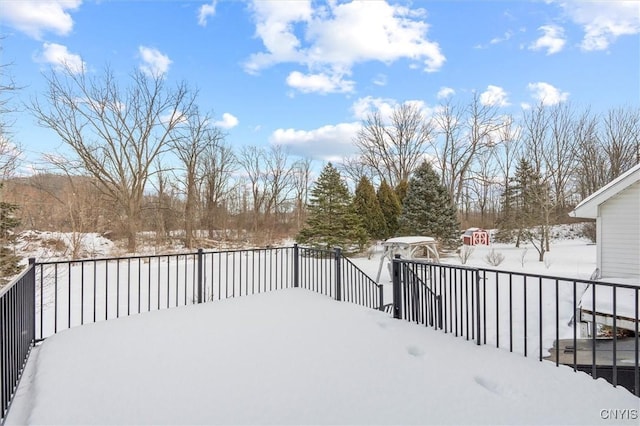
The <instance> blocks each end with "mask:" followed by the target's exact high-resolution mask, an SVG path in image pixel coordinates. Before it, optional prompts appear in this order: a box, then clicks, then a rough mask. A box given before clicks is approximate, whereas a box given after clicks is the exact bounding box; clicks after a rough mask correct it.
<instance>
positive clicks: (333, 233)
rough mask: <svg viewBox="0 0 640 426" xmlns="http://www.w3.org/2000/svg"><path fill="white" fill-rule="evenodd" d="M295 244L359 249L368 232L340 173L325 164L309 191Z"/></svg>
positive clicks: (347, 249) (329, 164)
mask: <svg viewBox="0 0 640 426" xmlns="http://www.w3.org/2000/svg"><path fill="white" fill-rule="evenodd" d="M296 240H297V241H298V242H299V243H302V244H309V245H311V246H315V247H322V248H329V249H330V248H333V247H341V248H343V249H344V250H345V251H349V250H350V249H351V248H352V247H353V246H355V245H357V246H358V248H359V249H362V248H363V247H364V245H365V244H366V241H367V231H366V230H365V229H364V226H363V225H362V221H361V219H360V217H359V216H358V215H357V214H356V212H355V209H354V206H353V202H352V199H351V194H350V193H349V188H347V185H346V184H345V183H344V181H343V180H342V177H341V176H340V172H338V170H337V169H336V168H335V167H333V165H332V164H331V163H328V164H327V165H326V166H325V167H324V169H323V170H322V173H320V176H319V177H318V180H317V181H316V182H315V183H314V185H313V188H312V189H311V196H310V198H309V205H308V218H307V223H306V225H305V227H304V228H303V229H302V230H301V231H300V233H299V234H298V236H297V238H296Z"/></svg>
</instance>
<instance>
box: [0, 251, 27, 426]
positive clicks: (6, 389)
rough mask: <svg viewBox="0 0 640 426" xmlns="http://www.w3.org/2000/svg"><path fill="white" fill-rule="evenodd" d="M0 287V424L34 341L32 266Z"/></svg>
mask: <svg viewBox="0 0 640 426" xmlns="http://www.w3.org/2000/svg"><path fill="white" fill-rule="evenodd" d="M33 263H34V260H33V259H30V260H29V267H28V268H27V270H26V271H24V272H23V273H22V274H21V275H20V276H19V277H18V278H17V279H16V280H15V281H14V282H13V283H12V284H10V285H8V286H6V287H4V288H3V289H1V290H0V423H2V422H4V419H5V417H6V415H7V412H8V410H9V405H10V404H11V400H12V398H13V395H14V393H15V391H16V389H17V386H18V382H19V381H20V377H21V376H22V373H23V371H24V367H25V365H26V362H27V358H28V357H29V353H30V351H31V348H32V347H33V345H34V342H35V324H34V319H35V300H34V294H35V275H34V272H35V266H34V264H33Z"/></svg>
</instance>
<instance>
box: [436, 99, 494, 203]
mask: <svg viewBox="0 0 640 426" xmlns="http://www.w3.org/2000/svg"><path fill="white" fill-rule="evenodd" d="M434 122H435V125H436V128H437V129H438V133H439V136H440V137H439V138H437V139H435V140H434V143H433V144H432V145H433V148H434V150H433V151H434V155H435V156H436V158H437V160H436V162H437V164H438V168H439V169H440V172H441V173H442V183H443V185H444V186H445V187H446V188H447V191H448V192H449V195H450V196H451V201H452V203H453V204H454V205H456V206H458V205H460V201H461V199H462V194H463V191H464V190H465V187H466V185H465V183H466V180H467V179H469V172H470V169H471V165H472V163H473V160H474V158H475V157H476V155H477V154H479V153H481V152H482V151H483V150H485V149H486V148H489V147H491V146H493V145H495V144H497V143H498V142H499V141H498V140H497V138H498V136H499V131H500V129H501V128H502V127H503V126H504V125H505V119H504V117H501V116H500V115H498V110H497V107H496V106H493V105H484V104H483V103H482V102H481V101H480V96H479V94H477V93H474V95H473V98H472V100H471V102H470V103H469V104H468V105H467V106H466V108H462V107H460V106H459V105H454V104H452V103H451V102H450V101H448V102H447V103H445V104H443V105H441V107H440V109H439V110H438V112H436V114H435V116H434Z"/></svg>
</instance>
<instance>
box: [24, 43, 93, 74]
mask: <svg viewBox="0 0 640 426" xmlns="http://www.w3.org/2000/svg"><path fill="white" fill-rule="evenodd" d="M35 60H36V61H38V62H42V63H46V64H50V65H52V66H53V67H54V68H56V69H58V70H60V69H63V68H68V69H69V71H71V72H72V73H73V74H82V73H83V72H84V70H85V67H86V65H85V63H84V62H83V61H82V58H81V57H80V55H77V54H75V53H70V52H69V50H68V49H67V46H63V45H61V44H57V43H44V44H43V45H42V52H41V53H39V54H38V55H36V57H35Z"/></svg>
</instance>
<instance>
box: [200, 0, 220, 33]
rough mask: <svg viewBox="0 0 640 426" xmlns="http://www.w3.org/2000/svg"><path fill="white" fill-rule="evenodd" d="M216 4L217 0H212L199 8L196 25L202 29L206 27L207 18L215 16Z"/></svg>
mask: <svg viewBox="0 0 640 426" xmlns="http://www.w3.org/2000/svg"><path fill="white" fill-rule="evenodd" d="M216 3H217V0H213V1H212V2H211V3H209V4H203V5H202V6H200V8H199V9H198V25H200V26H202V27H206V26H207V18H209V17H210V16H214V15H215V14H216Z"/></svg>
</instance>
